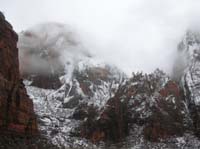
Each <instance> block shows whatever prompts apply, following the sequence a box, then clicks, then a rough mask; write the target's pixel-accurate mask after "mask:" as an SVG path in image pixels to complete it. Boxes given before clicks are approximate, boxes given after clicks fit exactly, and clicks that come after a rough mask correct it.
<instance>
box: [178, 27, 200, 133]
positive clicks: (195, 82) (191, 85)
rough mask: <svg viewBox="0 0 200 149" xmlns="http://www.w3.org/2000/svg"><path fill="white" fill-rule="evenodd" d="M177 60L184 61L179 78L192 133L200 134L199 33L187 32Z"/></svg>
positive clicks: (180, 45)
mask: <svg viewBox="0 0 200 149" xmlns="http://www.w3.org/2000/svg"><path fill="white" fill-rule="evenodd" d="M178 50H179V55H181V56H180V57H179V58H178V60H180V59H181V60H182V61H184V67H183V69H182V73H181V74H182V75H181V77H180V79H181V83H182V85H183V88H184V90H185V91H184V93H185V97H186V99H187V105H188V107H189V110H190V114H191V117H192V120H193V127H194V132H195V133H196V134H197V135H198V136H199V134H200V123H199V122H200V90H199V87H200V86H199V84H200V69H199V68H200V33H199V32H198V31H192V30H190V31H188V32H187V33H186V34H185V36H184V38H183V40H182V42H181V43H180V44H179V49H178Z"/></svg>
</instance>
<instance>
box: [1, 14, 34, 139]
mask: <svg viewBox="0 0 200 149" xmlns="http://www.w3.org/2000/svg"><path fill="white" fill-rule="evenodd" d="M17 40H18V37H17V34H16V33H15V32H14V31H13V29H12V26H11V25H10V24H9V23H8V22H7V21H6V20H5V19H4V17H3V15H2V14H1V16H0V131H1V134H3V133H8V134H10V133H11V134H18V135H22V136H23V135H25V134H27V135H35V134H37V132H38V131H37V122H36V117H35V114H34V111H33V102H32V101H31V100H30V99H29V97H28V95H27V93H26V89H25V87H24V84H23V82H22V80H21V79H20V74H19V62H18V49H17V47H16V46H17Z"/></svg>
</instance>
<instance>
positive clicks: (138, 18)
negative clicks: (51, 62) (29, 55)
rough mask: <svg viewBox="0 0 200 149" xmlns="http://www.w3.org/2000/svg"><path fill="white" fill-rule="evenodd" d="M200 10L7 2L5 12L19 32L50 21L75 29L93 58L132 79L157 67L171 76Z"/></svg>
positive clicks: (190, 1)
mask: <svg viewBox="0 0 200 149" xmlns="http://www.w3.org/2000/svg"><path fill="white" fill-rule="evenodd" d="M199 6H200V1H197V0H176V1H174V0H167V1H160V0H149V1H147V0H109V1H108V0H101V1H99V0H84V1H83V0H59V1H56V0H43V1H40V0H30V1H27V0H19V1H13V0H6V1H4V2H2V3H1V9H2V10H3V11H4V13H5V15H6V17H7V18H8V20H9V21H11V23H12V24H13V25H14V28H15V29H16V30H17V31H21V30H25V29H27V28H29V27H31V26H33V25H34V24H38V23H42V22H46V21H47V22H49V21H56V22H61V23H64V24H69V26H73V27H74V28H76V29H77V31H78V33H79V34H80V40H81V42H82V43H83V45H84V47H85V48H86V49H88V50H89V51H90V53H92V54H93V55H97V56H98V57H100V58H102V59H103V60H105V61H107V62H109V63H113V64H115V65H117V66H118V67H120V68H121V69H123V70H124V71H125V72H127V73H128V74H130V73H131V72H132V71H141V70H142V71H145V72H151V71H153V70H154V69H156V68H157V67H159V68H161V69H163V70H164V71H166V72H167V73H169V74H170V73H171V71H172V65H173V64H174V60H175V57H176V50H177V45H178V43H179V42H180V41H181V38H182V37H183V35H184V34H185V32H186V30H187V29H189V28H198V27H199V25H200V21H199V17H200V9H199ZM27 10H28V11H27ZM55 37H56V36H55Z"/></svg>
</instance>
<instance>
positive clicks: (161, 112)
mask: <svg viewBox="0 0 200 149" xmlns="http://www.w3.org/2000/svg"><path fill="white" fill-rule="evenodd" d="M161 74H162V73H161V72H159V71H157V72H155V73H154V74H150V75H143V74H134V76H133V77H132V78H131V79H130V80H129V81H127V83H126V84H125V85H122V86H120V87H119V89H118V91H117V92H116V93H115V96H114V97H112V98H111V99H109V100H108V102H107V104H106V106H105V107H104V110H103V111H102V113H101V115H100V117H99V118H97V117H96V116H95V115H94V113H95V112H92V113H91V114H92V115H93V116H88V117H87V120H86V122H85V123H84V124H83V126H82V128H81V131H82V135H83V136H84V137H86V138H88V139H90V140H92V141H93V142H98V141H100V140H113V141H120V140H122V139H123V138H125V136H127V135H128V133H129V132H130V130H131V129H134V128H132V126H133V125H134V124H137V125H139V126H143V127H144V129H143V135H144V137H145V138H146V139H148V140H151V141H158V140H159V139H160V138H162V139H165V138H168V137H170V136H174V135H176V136H181V135H182V134H183V133H184V131H185V130H186V129H187V126H188V124H187V123H188V122H189V120H188V117H187V110H186V107H185V102H184V97H183V93H182V91H181V89H180V88H179V86H178V85H177V83H175V82H173V81H171V80H169V79H168V78H166V77H165V76H163V74H162V76H161ZM163 79H164V80H167V81H166V82H164V81H163ZM185 121H186V123H185Z"/></svg>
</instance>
